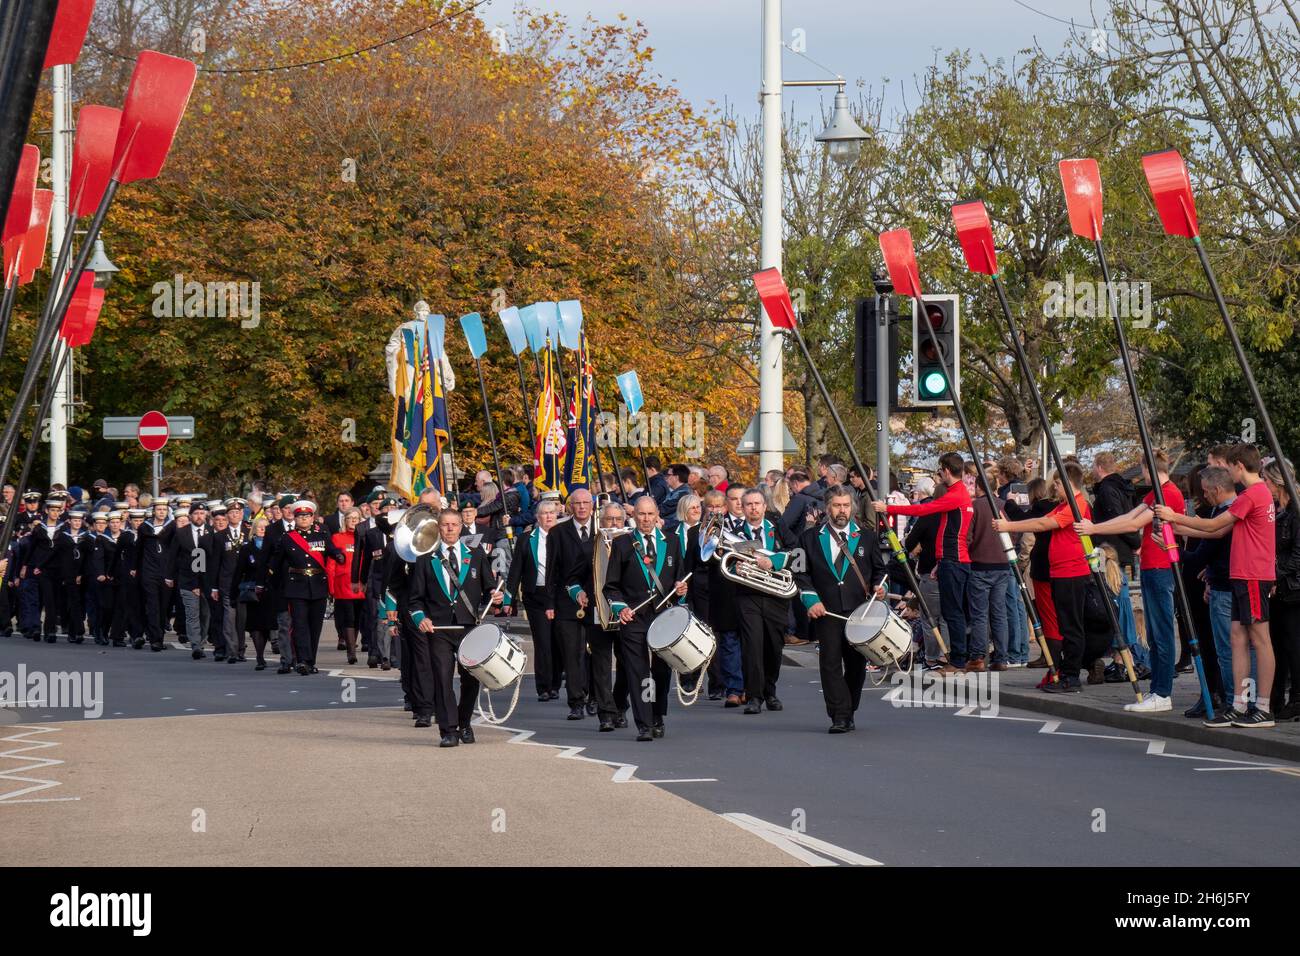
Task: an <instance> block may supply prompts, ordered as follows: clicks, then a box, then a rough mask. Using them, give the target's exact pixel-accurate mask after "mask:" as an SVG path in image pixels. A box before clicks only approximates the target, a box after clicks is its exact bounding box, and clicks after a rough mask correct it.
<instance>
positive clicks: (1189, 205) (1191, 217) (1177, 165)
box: [1142, 149, 1300, 516]
mask: <svg viewBox="0 0 1300 956" xmlns="http://www.w3.org/2000/svg"><path fill="white" fill-rule="evenodd" d="M1142 171H1143V172H1145V173H1146V177H1147V185H1148V186H1150V188H1151V198H1152V199H1153V200H1154V201H1155V205H1156V212H1157V213H1158V214H1159V216H1160V223H1161V225H1163V226H1164V227H1165V232H1167V233H1168V234H1169V235H1171V236H1183V237H1185V238H1188V239H1191V240H1192V245H1194V246H1195V247H1196V257H1197V258H1198V259H1199V260H1200V261H1201V269H1202V270H1203V271H1204V272H1205V278H1206V279H1207V280H1208V281H1209V283H1210V291H1211V292H1212V293H1213V294H1214V303H1215V305H1217V306H1218V307H1219V316H1220V317H1221V318H1222V319H1223V327H1224V328H1225V329H1227V331H1228V341H1230V342H1231V343H1232V350H1233V352H1234V353H1235V354H1236V356H1237V364H1238V365H1240V366H1241V374H1242V377H1244V378H1245V380H1246V388H1247V389H1249V390H1250V397H1251V400H1252V401H1254V403H1255V410H1256V411H1257V412H1259V417H1260V420H1261V421H1262V422H1263V423H1264V435H1265V437H1266V438H1267V439H1268V447H1269V449H1270V450H1271V451H1272V452H1273V457H1274V458H1276V459H1277V460H1278V461H1287V460H1288V459H1287V457H1286V456H1285V455H1283V454H1282V445H1281V443H1280V442H1279V441H1278V440H1277V432H1276V431H1274V430H1273V419H1272V418H1271V417H1270V416H1269V414H1268V408H1267V407H1266V406H1265V405H1264V398H1263V396H1262V395H1260V394H1259V386H1258V385H1257V384H1256V383H1255V373H1254V371H1253V370H1252V369H1251V367H1250V359H1248V358H1247V357H1246V350H1245V349H1244V348H1243V347H1242V345H1241V339H1240V337H1238V335H1237V326H1236V325H1235V324H1234V323H1233V321H1232V316H1231V315H1229V314H1228V303H1227V302H1225V301H1224V300H1223V292H1222V291H1221V290H1220V289H1219V280H1218V279H1217V278H1216V277H1215V275H1214V268H1213V267H1212V266H1211V265H1210V259H1209V257H1208V256H1207V255H1206V254H1205V246H1204V244H1203V243H1202V242H1201V230H1200V226H1199V224H1198V223H1197V221H1196V199H1195V197H1194V196H1193V195H1192V181H1191V178H1190V177H1189V176H1188V175H1187V164H1186V163H1184V162H1183V157H1182V156H1181V155H1180V154H1179V152H1178V150H1176V149H1166V150H1162V151H1161V152H1158V153H1147V154H1146V155H1145V156H1143V157H1142ZM1152 480H1153V481H1154V480H1155V479H1152ZM1282 480H1283V481H1284V482H1285V483H1286V493H1287V497H1289V498H1290V499H1291V500H1290V502H1289V504H1290V506H1291V508H1292V509H1293V510H1294V511H1295V513H1296V515H1297V516H1300V496H1298V495H1297V493H1296V484H1295V479H1294V478H1293V477H1292V476H1291V475H1290V474H1289V473H1288V471H1287V469H1285V468H1283V469H1282Z"/></svg>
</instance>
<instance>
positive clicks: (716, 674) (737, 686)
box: [686, 488, 745, 707]
mask: <svg viewBox="0 0 1300 956" xmlns="http://www.w3.org/2000/svg"><path fill="white" fill-rule="evenodd" d="M743 494H744V489H743V488H737V489H736V495H735V497H736V508H737V510H739V508H740V497H741V495H743ZM728 499H729V496H728V495H724V494H723V493H722V492H721V491H710V492H708V493H706V494H705V496H704V506H705V509H706V511H707V515H706V517H705V519H704V522H703V523H702V524H700V525H697V526H696V527H694V528H692V529H691V531H690V535H689V536H688V540H687V545H686V554H687V557H688V558H689V559H690V565H689V568H688V570H690V571H696V572H698V573H697V574H696V575H695V577H693V578H691V583H692V584H693V585H694V587H692V588H691V598H690V605H691V611H692V613H694V614H695V616H696V617H698V618H699V619H700V620H701V621H704V623H706V624H708V625H709V629H710V630H712V631H713V634H714V636H715V637H716V638H717V639H718V651H717V653H716V654H714V655H713V661H712V662H711V663H710V664H709V700H719V699H721V698H723V697H725V698H726V702H725V703H724V704H723V706H724V707H739V706H740V705H741V704H742V703H744V701H743V700H741V697H742V696H743V695H744V692H745V679H744V676H743V671H742V670H741V664H740V635H739V630H740V621H739V618H738V617H737V615H736V586H735V584H734V583H733V582H732V581H731V580H730V579H729V578H727V577H725V576H724V575H723V574H722V565H721V563H720V562H719V560H718V558H717V557H716V556H715V557H713V558H712V559H711V560H709V561H707V562H704V561H701V559H700V545H701V544H706V543H707V541H701V540H700V531H701V528H703V527H705V525H709V526H710V528H711V530H710V532H709V536H710V537H712V536H713V535H714V534H717V533H719V526H721V529H727V530H730V529H729V528H728V522H729V517H730V516H729V514H728V511H727V502H728ZM742 520H743V518H742Z"/></svg>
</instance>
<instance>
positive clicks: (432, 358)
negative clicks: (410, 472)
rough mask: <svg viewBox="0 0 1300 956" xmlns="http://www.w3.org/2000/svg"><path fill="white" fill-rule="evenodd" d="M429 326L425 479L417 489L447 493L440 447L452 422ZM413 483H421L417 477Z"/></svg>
mask: <svg viewBox="0 0 1300 956" xmlns="http://www.w3.org/2000/svg"><path fill="white" fill-rule="evenodd" d="M430 333H431V330H430V329H429V328H428V327H426V331H425V336H424V369H425V378H426V381H427V383H428V384H427V389H428V390H427V392H426V394H425V403H424V411H425V417H424V456H425V457H424V462H423V465H424V471H423V475H424V481H423V485H422V487H421V489H420V490H423V489H424V488H436V489H437V491H438V494H440V495H443V496H446V494H447V482H446V476H445V474H444V473H443V468H442V450H443V448H444V447H445V446H446V445H447V442H448V441H449V440H450V438H451V422H450V421H449V420H448V418H447V396H446V393H445V391H444V390H443V382H442V355H441V354H435V353H434V351H433V347H432V345H431V343H430V338H431V337H432V336H431V334H430ZM416 483H417V484H420V479H419V478H418V477H417V479H416Z"/></svg>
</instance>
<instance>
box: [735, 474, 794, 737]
mask: <svg viewBox="0 0 1300 956" xmlns="http://www.w3.org/2000/svg"><path fill="white" fill-rule="evenodd" d="M741 507H742V508H743V509H744V514H745V520H744V522H743V523H742V524H741V526H740V535H741V537H743V538H744V539H745V540H747V541H752V542H754V544H755V545H756V546H757V550H756V551H755V552H754V554H755V559H756V561H757V564H758V567H759V568H760V569H762V570H764V571H772V570H777V571H779V570H781V569H782V568H784V567H785V565H786V563H787V562H788V561H789V559H790V555H789V554H788V553H786V552H785V551H783V550H782V547H781V541H780V539H779V538H778V537H777V533H776V528H775V527H773V525H772V522H771V521H768V520H767V518H765V517H764V516H763V515H764V512H765V510H766V508H767V499H765V498H764V497H763V493H762V492H761V491H758V490H757V489H750V490H749V491H747V492H745V494H744V496H743V497H742V498H741ZM736 610H737V611H738V612H739V615H740V621H739V623H740V654H741V668H742V671H743V673H744V675H745V695H746V697H748V700H747V701H746V702H745V713H747V714H757V713H759V712H760V711H761V710H762V709H763V705H764V704H767V709H768V710H782V709H783V705H782V704H781V700H780V698H778V697H777V696H776V682H777V679H778V678H779V677H780V676H781V653H782V651H783V649H784V647H785V623H786V620H787V618H788V617H789V610H790V599H789V598H783V597H777V596H776V595H774V594H768V593H767V592H766V591H760V590H758V589H757V588H753V587H750V586H749V585H746V584H737V585H736Z"/></svg>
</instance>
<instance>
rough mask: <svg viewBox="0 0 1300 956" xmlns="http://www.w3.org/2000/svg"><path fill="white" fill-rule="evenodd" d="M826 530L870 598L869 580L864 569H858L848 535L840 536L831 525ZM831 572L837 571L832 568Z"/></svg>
mask: <svg viewBox="0 0 1300 956" xmlns="http://www.w3.org/2000/svg"><path fill="white" fill-rule="evenodd" d="M826 530H827V531H829V532H830V533H831V537H832V538H834V539H835V543H836V544H838V545H839V546H840V554H842V555H844V560H846V561H848V562H849V567H851V568H852V569H853V573H854V574H856V575H857V576H858V583H860V584H861V585H862V593H863V595H864V596H865V597H867V598H870V597H871V590H872V589H871V587H870V585H868V584H867V579H866V577H864V576H863V574H862V569H861V568H860V567H858V562H857V561H856V560H854V558H853V552H852V551H850V550H849V540H848V535H843V534H840V533H839V532H838V531H836V530H835V529H834V528H833V527H831V526H830V525H829V524H828V525H827V526H826ZM831 570H832V571H834V570H835V569H834V568H831Z"/></svg>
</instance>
